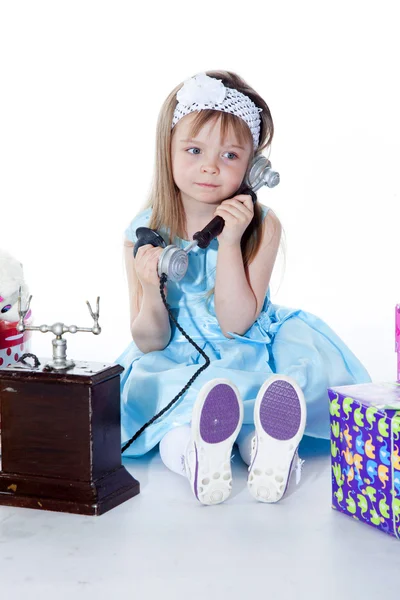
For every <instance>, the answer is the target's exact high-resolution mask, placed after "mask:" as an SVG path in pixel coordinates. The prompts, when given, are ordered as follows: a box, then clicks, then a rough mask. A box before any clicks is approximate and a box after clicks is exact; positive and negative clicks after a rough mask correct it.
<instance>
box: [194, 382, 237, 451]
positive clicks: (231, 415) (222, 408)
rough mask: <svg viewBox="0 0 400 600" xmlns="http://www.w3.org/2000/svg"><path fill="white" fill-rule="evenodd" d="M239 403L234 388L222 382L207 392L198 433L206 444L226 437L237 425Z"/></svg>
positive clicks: (217, 441) (218, 441) (215, 442)
mask: <svg viewBox="0 0 400 600" xmlns="http://www.w3.org/2000/svg"><path fill="white" fill-rule="evenodd" d="M239 419H240V411H239V405H238V401H237V398H236V394H235V392H234V390H233V389H232V388H231V387H230V386H229V385H225V384H223V383H220V384H218V385H216V386H215V387H214V388H212V390H211V391H210V392H209V393H208V395H207V398H206V400H205V402H204V404H203V408H202V410H201V417H200V435H201V437H202V438H203V440H204V441H205V442H207V443H208V444H218V443H220V442H223V441H224V440H226V439H228V438H229V437H230V436H231V435H232V434H233V433H234V431H235V429H236V428H237V426H238V422H239Z"/></svg>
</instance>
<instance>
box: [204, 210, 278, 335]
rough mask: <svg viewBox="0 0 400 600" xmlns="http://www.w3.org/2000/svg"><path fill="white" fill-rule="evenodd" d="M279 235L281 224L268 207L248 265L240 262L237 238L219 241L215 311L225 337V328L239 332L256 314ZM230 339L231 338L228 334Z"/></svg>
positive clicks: (265, 289) (267, 281)
mask: <svg viewBox="0 0 400 600" xmlns="http://www.w3.org/2000/svg"><path fill="white" fill-rule="evenodd" d="M280 238H281V224H280V221H279V219H278V218H277V217H276V215H275V214H274V213H273V212H272V211H271V210H269V211H268V214H267V215H266V217H265V218H264V220H263V229H262V239H261V245H260V247H259V250H258V252H257V255H256V256H255V258H254V259H253V261H252V262H251V263H250V264H249V265H248V269H247V271H248V272H247V274H246V272H245V269H244V265H243V258H242V253H241V249H240V242H239V243H237V244H234V245H229V244H228V243H220V245H219V248H218V254H217V272H216V278H215V314H216V316H217V319H218V323H219V326H220V328H221V330H222V333H223V334H224V336H225V337H227V338H231V336H230V335H227V332H228V331H231V332H233V333H237V334H239V335H243V334H244V333H245V332H246V331H247V330H248V329H249V327H251V325H253V323H254V321H255V320H256V319H257V317H258V315H259V314H260V311H261V308H262V306H263V303H264V299H265V294H266V293H267V289H268V286H269V282H270V279H271V274H272V270H273V268H274V264H275V259H276V255H277V253H278V249H279V242H280ZM231 339H232V338H231Z"/></svg>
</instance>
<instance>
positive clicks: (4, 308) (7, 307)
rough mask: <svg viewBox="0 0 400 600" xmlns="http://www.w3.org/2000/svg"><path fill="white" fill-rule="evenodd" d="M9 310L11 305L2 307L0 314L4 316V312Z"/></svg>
mask: <svg viewBox="0 0 400 600" xmlns="http://www.w3.org/2000/svg"><path fill="white" fill-rule="evenodd" d="M10 308H11V304H7V305H6V306H3V308H2V309H1V312H2V313H3V314H4V313H6V312H8V311H9V310H10Z"/></svg>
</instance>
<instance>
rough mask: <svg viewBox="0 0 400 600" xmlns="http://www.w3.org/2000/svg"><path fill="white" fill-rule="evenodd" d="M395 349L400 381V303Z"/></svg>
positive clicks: (397, 306)
mask: <svg viewBox="0 0 400 600" xmlns="http://www.w3.org/2000/svg"><path fill="white" fill-rule="evenodd" d="M395 319H396V320H395V351H396V352H397V381H398V382H400V304H396V316H395Z"/></svg>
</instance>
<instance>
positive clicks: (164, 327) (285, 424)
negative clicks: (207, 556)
mask: <svg viewBox="0 0 400 600" xmlns="http://www.w3.org/2000/svg"><path fill="white" fill-rule="evenodd" d="M273 133H274V126H273V121H272V117H271V113H270V110H269V108H268V106H267V104H266V102H265V101H264V100H263V99H262V98H261V96H259V95H258V94H257V93H256V92H255V91H254V90H253V89H252V88H251V87H250V86H249V85H248V84H247V83H246V82H245V81H244V80H243V79H242V78H240V77H239V76H238V75H236V74H235V73H232V72H227V71H208V72H207V73H200V74H198V75H197V76H194V77H192V78H191V79H189V80H188V81H186V82H185V83H184V85H182V84H180V85H178V86H177V87H176V88H175V89H174V90H173V91H172V92H171V93H170V95H169V96H168V97H167V99H166V100H165V102H164V104H163V106H162V108H161V112H160V115H159V119H158V124H157V140H156V162H155V173H154V180H153V187H152V191H151V193H150V197H149V199H148V201H147V204H146V205H145V207H144V210H142V211H141V212H140V213H139V214H138V215H137V216H136V217H135V218H134V219H133V221H132V222H131V224H130V226H129V227H128V229H127V230H126V232H125V233H126V240H125V260H126V269H127V277H128V286H129V300H130V315H131V316H130V323H131V333H132V338H133V341H132V342H131V343H130V344H129V346H128V347H127V348H126V350H125V351H124V352H123V353H122V355H121V356H120V357H119V358H118V360H117V362H118V363H120V364H121V365H122V366H123V367H124V369H125V370H124V372H123V374H122V376H121V422H122V442H123V443H124V444H125V442H127V441H128V440H130V438H131V437H132V436H133V435H134V434H135V432H137V431H138V430H139V429H140V428H141V427H142V426H143V425H144V424H145V423H147V422H148V421H149V420H150V419H151V418H152V417H153V416H154V415H156V414H157V413H159V412H160V411H161V410H162V409H163V408H164V407H166V406H167V405H168V404H169V403H170V401H171V400H172V399H173V398H175V396H177V395H178V393H179V392H180V391H181V390H182V388H184V387H185V385H186V384H187V383H188V382H189V380H190V379H191V378H192V376H193V375H194V374H195V373H196V372H197V371H198V370H199V369H200V367H201V366H202V365H203V364H204V358H203V357H202V356H201V354H200V353H199V351H198V350H197V349H195V348H194V346H192V345H191V344H190V343H189V342H188V340H187V339H186V337H185V336H184V335H183V334H182V333H181V331H180V330H179V329H178V328H177V327H176V325H175V324H174V323H173V322H172V320H170V319H169V314H168V311H167V310H166V308H165V306H164V304H163V301H162V297H161V294H160V291H161V290H160V279H159V276H158V273H157V263H158V259H159V257H160V254H161V253H162V252H163V249H162V248H160V247H153V246H152V245H150V244H146V245H143V246H141V247H139V249H138V251H137V254H136V258H134V255H133V247H134V244H135V242H136V241H137V236H136V230H137V228H138V227H149V228H151V229H154V230H157V231H158V233H159V234H160V235H161V236H162V237H163V239H164V241H165V242H166V244H168V245H169V244H175V245H176V246H178V247H182V248H185V247H186V246H187V245H188V244H189V242H190V241H192V240H193V235H194V234H195V233H196V232H198V231H200V230H202V229H203V228H204V227H205V226H206V225H207V224H208V223H209V222H210V221H211V220H212V219H213V218H214V217H215V216H216V215H219V216H221V217H222V218H223V219H224V222H225V225H224V228H223V230H222V232H221V233H220V235H218V236H217V237H216V238H214V239H213V240H212V242H211V243H210V244H209V246H208V247H207V248H205V249H201V248H200V247H199V246H195V247H194V248H193V249H192V250H191V251H190V252H189V253H188V259H189V264H188V269H187V272H186V274H185V276H184V277H183V278H182V279H181V280H180V281H179V282H172V281H169V280H168V281H167V284H166V285H165V287H164V293H165V296H166V297H167V302H168V304H169V306H170V308H171V313H172V314H173V315H174V317H175V318H176V320H177V322H178V323H179V324H180V326H181V327H182V328H183V329H184V331H185V332H186V333H187V334H188V335H189V336H190V337H191V338H192V339H193V340H194V341H195V342H196V344H197V345H198V347H200V348H201V349H202V350H203V351H204V352H205V353H206V355H207V356H208V357H209V359H210V364H209V366H208V367H207V368H206V369H205V370H204V371H202V372H201V373H200V375H198V376H197V378H195V380H194V381H193V382H192V384H191V385H190V386H189V388H188V390H187V391H185V393H184V394H183V395H182V396H181V397H180V399H179V400H178V401H177V402H176V403H175V404H174V405H173V406H172V407H171V408H170V409H169V410H167V411H166V412H165V413H164V414H163V415H162V416H161V417H160V418H158V419H157V420H155V421H154V422H153V423H152V424H151V425H150V426H148V427H147V428H146V429H145V430H144V431H143V433H142V434H141V435H140V436H139V437H138V438H137V439H136V440H135V441H134V442H133V443H132V444H131V445H129V447H127V449H126V453H125V455H127V456H139V455H142V454H145V453H146V452H148V451H149V450H150V449H151V448H153V447H154V446H156V445H157V444H158V443H159V444H160V454H161V459H162V460H163V462H164V463H165V465H166V466H167V467H169V468H170V469H171V470H172V471H175V472H176V473H180V474H183V475H185V476H186V477H188V479H189V481H190V484H191V487H192V491H193V493H194V495H195V496H196V498H197V499H198V500H199V501H200V502H201V503H203V504H217V503H220V502H223V501H224V500H226V499H227V498H228V496H229V494H230V490H231V479H232V474H231V466H230V457H231V450H232V446H233V444H234V443H235V442H236V443H237V444H238V446H239V452H240V455H241V457H242V458H243V460H244V461H245V462H246V463H247V464H248V465H249V476H248V488H249V491H250V493H251V494H252V495H253V496H254V497H255V498H256V499H257V500H259V501H262V502H276V501H277V500H279V499H280V498H282V496H283V494H284V493H285V491H286V489H287V485H288V482H289V477H290V474H291V472H292V470H293V467H294V466H299V464H301V462H300V461H299V458H298V453H297V448H298V445H299V443H300V440H301V438H302V436H303V433H304V431H305V432H306V433H307V434H308V435H311V436H314V437H320V438H329V410H328V396H327V388H328V387H330V386H338V385H347V384H354V383H363V382H368V381H370V378H369V376H368V373H367V371H366V370H365V369H364V367H363V366H362V365H361V364H360V362H359V361H358V360H357V358H356V357H355V356H354V354H353V353H352V352H351V351H350V350H349V349H348V348H347V346H346V345H345V344H344V343H343V342H342V340H341V339H340V338H339V337H338V336H337V335H336V334H335V333H334V332H333V331H332V330H331V329H330V328H329V327H328V326H327V325H326V324H325V323H324V322H323V321H322V320H320V319H319V318H318V317H316V316H314V315H312V314H310V313H307V312H304V311H302V310H293V309H289V308H285V307H283V306H278V305H276V304H273V303H272V302H271V299H270V291H269V282H270V277H271V273H272V270H273V267H274V263H275V259H276V255H277V251H278V248H279V242H280V235H281V226H280V222H279V220H278V218H277V216H276V215H275V214H274V213H273V212H272V210H270V209H269V208H267V207H266V206H263V205H261V204H259V203H258V202H256V203H255V204H254V205H253V202H252V198H251V196H250V195H248V194H238V195H237V194H236V192H237V191H238V190H239V188H240V186H241V184H242V182H243V180H244V178H245V175H246V172H247V169H248V168H249V165H250V164H251V161H252V159H253V158H254V156H256V155H257V154H258V153H260V152H262V151H263V150H264V149H265V148H268V147H269V146H270V145H271V142H272V138H273ZM306 412H307V419H306Z"/></svg>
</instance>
